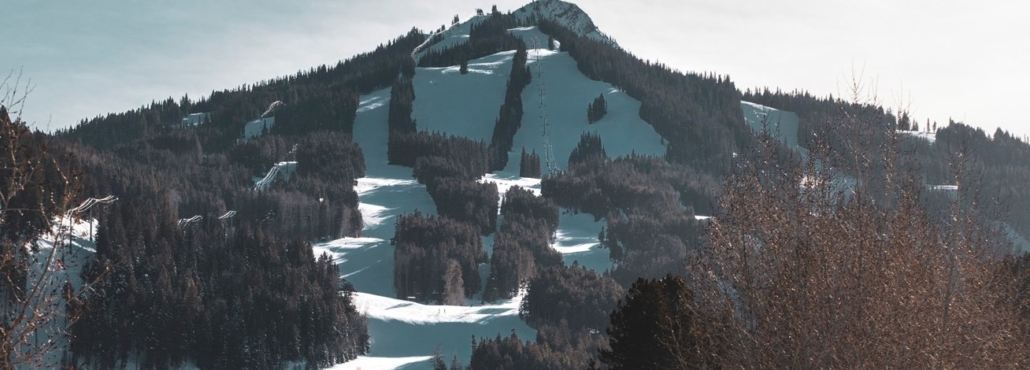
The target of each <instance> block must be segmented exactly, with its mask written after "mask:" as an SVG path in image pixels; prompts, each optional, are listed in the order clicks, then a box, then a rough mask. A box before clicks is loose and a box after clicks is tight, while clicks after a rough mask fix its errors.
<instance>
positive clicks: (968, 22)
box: [0, 0, 1030, 136]
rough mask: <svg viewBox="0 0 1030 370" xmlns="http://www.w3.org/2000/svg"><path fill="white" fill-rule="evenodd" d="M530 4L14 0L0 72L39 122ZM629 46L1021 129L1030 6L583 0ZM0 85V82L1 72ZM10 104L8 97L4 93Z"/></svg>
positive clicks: (925, 113) (335, 55)
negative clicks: (854, 88) (857, 84)
mask: <svg viewBox="0 0 1030 370" xmlns="http://www.w3.org/2000/svg"><path fill="white" fill-rule="evenodd" d="M527 1H528V0H524V1H513V0H498V1H493V2H486V1H458V0H437V1H433V2H425V1H411V0H376V1H371V0H343V1H304V0H297V1H271V0H257V1H246V2H245V1H241V0H226V1H217V2H213V1H201V0H180V1H175V2H165V1H117V2H116V1H113V0H110V1H108V0H105V1H95V2H83V1H71V0H55V1H27V0H11V1H9V2H5V5H4V8H5V11H4V12H3V14H4V15H2V16H0V19H2V23H3V24H4V31H2V33H0V50H3V57H0V78H2V77H4V76H7V75H8V74H9V73H10V74H12V77H11V78H10V79H9V80H8V81H7V84H6V86H5V90H0V93H4V92H5V91H7V90H6V88H9V87H12V86H14V85H15V83H14V79H15V78H17V77H18V76H19V75H20V76H21V84H20V86H19V87H21V88H22V89H21V91H24V87H26V85H28V86H29V87H31V89H32V90H31V93H30V94H29V95H28V97H27V99H26V101H25V104H24V109H21V112H22V117H23V119H24V120H25V121H27V122H29V124H30V125H32V126H33V127H36V128H38V129H40V130H44V131H51V130H54V129H59V128H64V127H68V126H71V125H74V124H76V123H78V122H79V121H80V120H81V119H83V118H88V117H95V116H97V115H102V114H106V113H109V112H121V111H126V110H130V109H135V108H138V107H140V106H141V105H144V104H149V103H150V102H151V101H154V100H162V99H165V98H168V97H174V98H176V99H178V98H179V97H181V96H182V95H183V94H188V95H189V96H190V97H191V98H198V97H201V96H206V95H208V94H210V92H211V91H212V90H222V89H227V88H233V87H236V86H239V85H242V84H250V83H255V82H259V81H261V80H266V79H270V78H274V77H278V76H283V75H288V74H293V73H296V72H297V71H298V70H302V69H309V68H311V67H313V66H317V65H321V64H335V63H336V62H337V61H339V60H342V59H346V58H349V57H351V56H353V55H355V54H358V53H363V52H367V51H371V50H373V49H374V48H375V47H376V46H377V45H379V44H381V43H384V42H386V41H388V40H390V39H392V38H395V37H397V36H399V35H401V34H403V33H406V32H407V31H408V30H410V29H411V28H412V27H418V28H420V29H422V30H432V29H436V28H439V27H440V25H442V24H445V23H448V22H449V21H450V20H451V18H453V16H454V15H455V14H457V15H459V17H460V18H461V19H463V20H464V19H466V18H468V17H469V16H470V15H472V14H473V13H474V12H475V9H476V8H483V9H487V10H488V9H489V8H490V7H491V5H497V7H498V9H499V10H501V11H507V10H515V9H517V8H519V7H520V6H522V5H524V4H526V2H527ZM575 3H576V4H577V5H579V6H580V7H581V8H583V10H584V11H586V12H587V13H588V14H589V15H590V17H591V18H592V19H593V21H594V23H595V24H596V25H597V26H598V27H599V28H600V29H601V31H602V32H604V33H606V34H608V35H609V36H611V37H613V38H614V39H615V40H616V41H617V42H618V43H619V45H620V46H621V47H622V48H624V49H626V50H628V51H630V52H631V53H633V54H635V55H637V56H639V57H641V58H643V59H648V60H652V61H659V62H661V63H664V64H665V65H667V66H669V67H672V68H675V69H678V70H681V71H691V72H715V73H718V74H721V75H729V77H730V78H731V79H732V80H733V81H734V82H735V83H736V85H737V86H738V88H740V89H745V88H762V87H769V88H772V89H776V88H779V89H782V90H786V91H792V90H795V89H802V90H807V91H809V92H810V93H812V94H815V95H819V96H825V95H828V94H833V95H834V96H847V91H848V90H847V85H848V83H849V81H851V80H853V78H852V76H853V75H855V76H861V78H859V80H860V81H862V82H863V84H864V85H865V86H867V89H866V91H867V92H875V96H876V97H877V98H878V100H879V102H880V103H881V104H883V105H884V106H886V107H893V108H898V107H900V108H906V109H908V110H909V111H910V112H911V115H912V116H913V117H915V118H916V119H917V120H918V122H920V123H921V124H922V123H923V122H925V121H926V120H927V119H929V120H931V121H937V122H939V124H941V125H943V124H945V122H947V121H948V120H949V118H950V119H954V120H955V121H961V122H965V123H967V124H970V125H973V126H978V127H984V128H985V130H987V131H988V133H989V134H990V133H993V132H994V130H995V128H997V127H999V126H1000V127H1002V129H1004V130H1007V131H1010V132H1012V133H1015V134H1017V135H1020V136H1024V135H1030V115H1028V114H1026V113H1025V112H1024V111H1025V110H1026V108H1028V103H1027V102H1028V101H1030V88H1028V86H1030V71H1028V69H1027V67H1030V21H1028V20H1027V19H1026V15H1027V14H1030V3H1025V2H1021V1H1013V0H999V1H989V2H972V1H952V0H933V1H931V0H906V1H896V0H862V1H854V0H850V1H838V0H791V1H789V2H785V1H778V2H771V1H742V0H683V1H674V0H637V1H624V0H623V1H615V0H582V1H575ZM0 81H2V80H0ZM8 101H10V99H8Z"/></svg>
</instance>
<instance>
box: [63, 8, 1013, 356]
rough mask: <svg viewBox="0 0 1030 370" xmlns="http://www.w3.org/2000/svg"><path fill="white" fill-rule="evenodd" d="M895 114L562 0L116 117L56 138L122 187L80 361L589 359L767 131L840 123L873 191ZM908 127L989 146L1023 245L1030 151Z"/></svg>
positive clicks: (927, 163) (813, 144)
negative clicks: (677, 64) (650, 38)
mask: <svg viewBox="0 0 1030 370" xmlns="http://www.w3.org/2000/svg"><path fill="white" fill-rule="evenodd" d="M273 107H274V108H275V109H273ZM842 115H843V116H845V117H859V118H861V119H864V120H866V121H868V122H873V123H874V126H875V128H876V129H878V130H879V131H876V130H872V131H869V132H862V129H861V128H860V127H858V126H857V125H856V126H854V127H837V126H838V125H836V122H839V121H840V119H841V118H840V117H841V116H842ZM196 117H204V118H203V119H199V118H196ZM905 119H906V120H907V117H905ZM902 121H903V120H902V119H901V118H899V117H895V116H894V115H893V114H892V113H891V112H888V111H886V110H884V109H883V108H882V107H879V106H874V105H866V104H856V103H853V102H845V101H842V100H839V99H834V98H832V97H829V98H818V97H813V96H810V95H808V94H807V93H782V92H779V91H778V90H777V91H776V92H772V91H769V90H765V91H756V92H752V91H740V90H738V89H737V87H736V86H735V85H734V84H733V82H732V81H731V80H730V78H729V77H728V76H720V75H712V74H696V73H682V72H679V71H675V70H672V69H670V68H668V67H666V66H664V65H662V64H656V63H653V62H649V61H643V60H640V59H639V58H636V57H634V56H633V55H632V54H630V53H629V52H628V51H626V50H624V49H622V48H621V47H620V46H619V45H618V44H617V43H615V41H614V40H612V39H611V38H609V37H608V36H606V35H605V34H604V33H602V32H601V30H600V29H599V28H598V27H597V26H596V25H594V23H593V22H592V21H591V19H590V17H589V16H588V15H587V14H586V13H584V12H583V11H582V10H581V9H580V8H579V7H577V6H576V5H574V4H571V3H567V2H563V1H559V0H546V1H536V2H533V3H530V4H528V5H526V6H524V7H522V8H520V9H518V10H516V11H513V12H510V13H501V12H499V11H492V12H483V13H482V14H477V15H475V16H473V17H471V18H469V19H467V20H465V21H464V22H456V23H454V24H452V25H451V26H450V27H449V28H445V29H442V30H438V31H436V32H431V33H426V32H422V31H420V30H417V29H413V30H412V31H411V32H409V33H407V34H405V35H402V36H400V37H398V38H396V39H394V40H391V41H390V42H388V43H386V44H384V45H382V46H380V47H379V48H377V49H376V50H374V51H372V52H369V53H365V54H361V55H358V56H355V57H353V58H351V59H348V60H346V61H342V62H339V63H337V64H335V65H331V66H327V65H323V66H318V67H314V68H312V69H310V70H309V71H302V72H299V73H298V74H296V75H293V76H287V77H280V78H276V79H272V80H269V81H266V82H262V83H258V84H254V85H247V86H241V87H238V88H235V89H231V90H224V91H216V92H213V93H212V94H211V95H210V96H209V97H205V98H201V99H199V100H190V99H189V98H187V97H183V98H182V99H181V100H179V101H174V100H172V99H169V100H166V101H161V102H155V103H153V104H151V105H149V106H145V107H141V108H140V109H138V110H133V111H129V112H124V113H117V114H109V115H107V116H105V117H98V118H95V119H91V120H88V121H85V122H83V123H82V124H81V125H79V126H77V127H74V128H72V129H69V130H67V131H63V132H59V133H57V134H55V135H54V137H52V138H51V139H52V140H53V142H54V143H55V144H54V145H57V146H59V147H60V148H62V149H61V150H63V151H67V152H69V153H73V154H74V155H75V157H76V160H75V161H74V163H75V166H77V168H79V169H81V171H82V172H83V173H84V174H85V176H84V177H83V180H82V184H81V186H82V189H83V190H82V192H81V193H80V194H78V195H77V197H78V198H77V199H79V198H81V199H85V198H88V197H90V196H98V197H99V196H101V195H106V194H114V195H116V196H117V197H118V198H119V201H118V202H116V203H115V204H114V205H112V206H111V207H110V208H109V209H108V210H107V211H105V212H101V213H99V214H98V215H96V216H95V218H96V221H92V220H87V222H96V225H97V231H96V235H95V240H96V242H95V244H94V245H92V246H89V245H87V247H81V249H83V250H86V249H88V248H92V249H93V253H95V255H94V257H93V260H92V262H89V263H88V264H87V266H86V267H84V268H82V271H83V273H82V279H83V280H84V281H92V280H94V279H96V280H98V283H97V285H96V286H95V287H93V288H91V289H93V291H92V292H91V293H90V294H89V295H87V296H84V298H83V301H84V302H85V303H84V305H85V307H88V308H89V310H87V311H85V312H86V313H85V314H84V316H83V318H82V319H81V320H80V321H79V322H78V323H76V325H75V326H73V328H72V330H71V331H72V334H73V335H74V336H73V338H72V340H71V347H70V353H71V355H69V356H66V357H64V359H65V360H69V359H70V360H71V361H73V362H74V363H77V364H80V365H84V367H90V366H91V365H92V366H93V367H115V366H120V365H124V364H129V363H134V364H141V365H143V366H153V367H169V366H180V365H184V366H197V367H201V368H239V367H253V368H267V367H284V366H287V365H290V364H301V363H306V364H309V365H317V366H319V367H333V368H336V367H339V368H399V367H405V366H408V365H411V366H420V364H421V363H425V362H427V361H436V360H437V359H439V358H442V359H443V360H450V359H452V358H456V359H457V361H459V362H461V363H471V364H474V365H475V364H478V365H476V366H480V367H482V368H494V367H495V365H496V363H495V362H491V361H502V360H501V359H502V358H504V356H508V358H509V359H510V361H522V362H515V364H517V365H511V366H515V367H516V368H520V367H521V368H541V367H556V368H567V367H585V366H586V365H587V364H588V363H589V362H590V361H591V360H592V359H596V353H597V349H598V348H604V347H605V346H606V345H607V344H606V343H607V337H606V334H605V329H606V327H607V319H608V316H607V315H608V313H610V312H611V311H612V310H614V309H615V308H616V304H617V302H618V301H619V299H621V298H622V297H623V295H624V294H625V293H626V291H627V290H628V289H629V288H630V286H631V285H632V284H633V283H634V281H636V280H637V279H638V278H652V279H653V278H661V277H663V276H665V275H666V274H669V273H672V274H680V275H683V274H686V267H685V266H684V262H683V261H685V260H686V259H687V258H688V255H689V254H692V253H695V252H696V251H697V250H699V248H702V241H701V240H702V235H704V233H705V226H706V225H707V222H708V220H709V219H710V218H711V217H712V216H718V215H717V212H718V211H719V209H718V204H717V199H718V197H719V196H720V195H721V194H722V193H723V192H724V191H725V189H724V188H723V185H722V179H723V178H724V177H726V176H729V175H733V174H734V173H735V172H734V171H736V169H738V168H739V166H740V163H741V158H743V157H744V156H746V155H747V154H746V153H748V152H749V151H752V150H754V148H755V147H757V146H760V145H761V144H762V143H764V142H763V141H761V137H762V134H763V133H770V134H773V136H774V140H773V142H777V143H781V144H782V145H783V146H784V147H785V148H788V149H789V150H788V151H787V152H789V153H800V156H801V157H802V158H809V157H810V155H812V154H811V152H813V151H818V149H819V147H818V145H817V144H818V143H819V142H820V140H826V141H828V142H830V143H831V145H832V147H833V148H835V150H837V151H838V152H837V153H838V154H839V157H840V158H839V161H835V162H833V163H826V164H825V165H827V166H832V167H833V169H834V171H836V172H835V173H836V174H837V175H835V176H839V178H841V179H844V180H846V181H841V183H842V184H845V185H843V187H844V188H849V189H854V188H855V187H856V186H857V185H856V184H857V183H858V181H857V180H856V179H859V178H862V176H863V175H865V174H866V172H863V171H865V170H866V169H867V168H868V167H875V166H876V164H875V163H874V164H869V163H862V162H860V161H859V160H856V159H855V158H865V157H868V156H872V154H870V153H875V150H876V143H882V142H888V141H889V140H893V139H892V137H893V136H891V133H894V132H896V131H897V130H899V129H901V128H904V127H902V126H903V125H902V124H901V122H902ZM906 123H907V122H906ZM874 131H875V132H874ZM756 134H757V135H756ZM820 135H823V136H820ZM924 138H932V139H934V140H924ZM900 141H901V145H902V147H903V148H904V150H905V151H907V152H911V153H913V154H914V157H913V158H914V159H913V161H914V165H913V166H912V167H913V168H916V170H915V176H916V177H918V178H920V180H921V181H922V183H923V185H926V186H927V188H928V189H938V188H935V187H934V186H937V185H952V184H953V183H952V182H951V178H952V177H951V176H950V173H951V172H949V168H950V167H949V164H950V162H949V160H950V158H951V154H952V150H953V148H956V147H958V145H959V144H961V145H965V146H967V147H970V148H974V150H975V151H976V152H977V155H980V156H982V157H979V158H982V159H978V160H977V165H978V166H980V167H979V168H981V171H982V173H983V174H984V175H985V176H983V180H982V184H981V186H982V188H983V189H984V190H985V192H987V193H990V194H994V195H997V196H999V197H1003V198H1006V199H1009V200H1010V204H1012V205H1013V207H1012V208H1011V209H1010V211H1011V214H1010V215H1009V217H1000V216H998V217H994V216H992V217H993V218H992V219H991V220H992V221H991V222H995V223H1004V224H1005V225H1007V226H1006V227H1007V230H1009V231H1010V233H1011V234H1012V235H1013V238H1015V239H1019V240H1022V241H1023V243H1025V239H1023V238H1021V237H1020V235H1030V222H1028V221H1030V214H1028V212H1030V211H1027V210H1028V209H1030V207H1024V205H1028V203H1030V193H1028V192H1027V191H1026V190H1025V187H1022V186H1019V185H1018V184H1021V183H1022V182H1021V181H1025V180H1027V179H1028V178H1030V163H1028V162H1027V159H1028V158H1030V156H1027V154H1028V153H1030V146H1028V145H1026V143H1023V142H1020V141H1018V140H1016V139H1014V138H1012V137H1011V136H1009V135H1008V134H1007V133H1004V132H1002V131H999V132H998V133H995V134H994V135H993V137H988V136H987V135H986V134H984V133H983V132H982V131H978V130H975V129H972V128H969V127H968V126H965V125H962V124H960V123H955V122H950V123H949V125H948V126H946V127H941V128H940V129H939V130H937V131H936V134H935V135H934V134H933V133H928V132H925V131H924V132H922V133H918V134H910V133H906V134H905V135H904V136H901V137H900ZM870 143H872V144H870ZM784 157H790V155H787V154H785V155H784ZM820 165H824V164H822V163H821V164H820ZM871 173H872V174H871V175H869V176H872V177H877V176H884V173H882V172H876V171H872V172H871ZM55 181H56V180H55ZM955 189H957V190H955V191H956V192H957V191H965V189H964V188H958V187H956V188H955ZM938 193H939V192H938ZM933 195H934V193H933V192H932V191H931V196H933ZM938 195H939V194H938ZM938 201H939V200H938ZM229 211H235V212H236V213H235V216H233V217H226V218H219V217H218V216H219V215H228V214H229ZM194 216H201V218H199V219H198V218H193V217H194ZM189 220H194V221H196V220H200V222H190V221H189ZM76 243H77V245H86V243H85V242H83V241H82V240H78V241H77V242H76ZM319 256H326V257H319ZM527 340H528V341H532V343H526V344H523V342H522V341H527ZM434 354H436V355H439V356H436V357H433V356H434ZM511 358H514V360H511ZM345 361H347V362H345ZM80 367H81V366H80ZM480 367H476V368H480ZM497 367H499V365H497Z"/></svg>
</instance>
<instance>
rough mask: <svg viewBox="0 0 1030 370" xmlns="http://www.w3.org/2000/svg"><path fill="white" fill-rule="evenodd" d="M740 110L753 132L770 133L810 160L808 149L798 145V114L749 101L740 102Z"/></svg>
mask: <svg viewBox="0 0 1030 370" xmlns="http://www.w3.org/2000/svg"><path fill="white" fill-rule="evenodd" d="M740 110H741V112H742V113H743V114H744V122H746V123H747V125H748V127H751V130H752V131H755V132H762V131H768V132H769V134H770V135H771V136H773V137H775V138H777V139H778V140H779V141H780V142H781V143H783V144H784V145H786V146H787V147H788V148H791V149H793V150H794V151H797V152H799V153H801V155H802V156H803V157H805V158H808V149H805V148H803V147H801V146H800V145H798V115H797V114H794V112H787V111H782V110H779V109H776V108H773V107H767V106H764V105H761V104H755V103H752V102H747V101H741V102H740Z"/></svg>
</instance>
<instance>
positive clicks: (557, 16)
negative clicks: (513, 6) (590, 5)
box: [514, 0, 615, 45]
mask: <svg viewBox="0 0 1030 370" xmlns="http://www.w3.org/2000/svg"><path fill="white" fill-rule="evenodd" d="M514 14H515V16H516V17H519V19H522V20H526V21H530V23H536V22H532V20H533V19H547V20H550V21H552V22H555V23H557V24H559V25H561V26H562V27H565V28H568V29H569V30H570V31H572V32H575V33H576V34H577V35H579V36H585V37H589V38H591V39H594V40H597V41H603V42H609V43H611V44H613V45H614V44H615V41H614V40H612V39H611V38H610V37H608V36H607V35H605V34H604V33H602V32H601V30H600V29H598V28H597V26H596V25H594V21H593V20H591V19H590V16H589V15H587V13H586V12H584V11H583V9H580V8H579V6H578V5H576V4H573V3H569V2H565V1H561V0H541V1H534V2H532V3H529V4H526V5H525V6H523V7H521V8H519V10H516V11H515V12H514Z"/></svg>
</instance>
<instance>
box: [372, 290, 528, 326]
mask: <svg viewBox="0 0 1030 370" xmlns="http://www.w3.org/2000/svg"><path fill="white" fill-rule="evenodd" d="M522 297H523V294H520V295H518V296H516V297H514V298H512V299H509V300H505V301H501V302H500V303H498V304H490V305H482V306H449V305H424V304H420V303H416V302H410V301H405V300H402V299H396V298H387V297H382V296H377V295H374V294H367V293H355V294H354V302H355V305H356V306H357V308H358V310H359V311H362V312H367V315H368V318H369V319H374V320H381V321H386V322H390V321H397V322H402V323H406V324H412V325H431V324H436V323H443V322H448V323H479V324H485V323H487V322H489V321H490V320H493V319H496V318H498V317H503V316H517V315H518V313H519V302H521V301H522Z"/></svg>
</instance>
